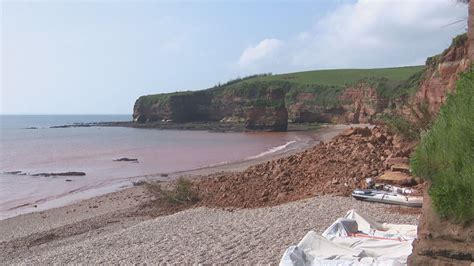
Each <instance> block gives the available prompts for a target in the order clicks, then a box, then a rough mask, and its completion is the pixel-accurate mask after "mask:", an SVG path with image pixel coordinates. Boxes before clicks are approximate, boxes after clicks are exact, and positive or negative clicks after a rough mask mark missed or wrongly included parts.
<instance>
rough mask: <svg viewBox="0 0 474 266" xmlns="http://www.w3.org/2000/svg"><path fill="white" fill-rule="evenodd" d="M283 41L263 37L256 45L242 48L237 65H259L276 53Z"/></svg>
mask: <svg viewBox="0 0 474 266" xmlns="http://www.w3.org/2000/svg"><path fill="white" fill-rule="evenodd" d="M282 46H283V42H282V41H280V40H278V39H264V40H263V41H261V42H260V43H258V44H257V45H256V46H253V47H248V48H247V49H245V50H244V52H243V53H242V55H241V56H240V59H239V66H241V67H248V66H256V65H260V64H262V63H263V62H265V61H266V60H268V59H271V58H272V57H273V56H275V55H277V54H278V51H279V50H280V49H281V48H282Z"/></svg>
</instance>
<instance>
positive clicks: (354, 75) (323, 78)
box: [247, 66, 424, 86]
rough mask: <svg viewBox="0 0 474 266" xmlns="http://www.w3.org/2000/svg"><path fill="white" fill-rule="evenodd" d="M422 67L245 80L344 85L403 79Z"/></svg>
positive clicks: (282, 75) (293, 74) (314, 73)
mask: <svg viewBox="0 0 474 266" xmlns="http://www.w3.org/2000/svg"><path fill="white" fill-rule="evenodd" d="M423 68H424V66H407V67H394V68H377V69H331V70H314V71H305V72H295V73H288V74H281V75H268V76H263V77H256V78H253V79H249V80H247V81H253V80H262V81H267V80H285V81H291V82H296V83H299V84H302V85H320V86H346V85H350V84H354V83H357V82H359V81H360V80H363V79H370V78H386V79H388V80H395V81H404V80H407V79H408V78H410V77H411V76H412V75H414V74H416V73H417V72H420V71H421V70H423Z"/></svg>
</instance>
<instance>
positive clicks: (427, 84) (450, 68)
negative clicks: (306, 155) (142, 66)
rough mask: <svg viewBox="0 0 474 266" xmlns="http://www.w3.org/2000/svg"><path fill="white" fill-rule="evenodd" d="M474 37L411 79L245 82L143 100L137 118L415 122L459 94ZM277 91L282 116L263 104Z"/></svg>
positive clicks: (456, 44)
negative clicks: (397, 118)
mask: <svg viewBox="0 0 474 266" xmlns="http://www.w3.org/2000/svg"><path fill="white" fill-rule="evenodd" d="M471 6H472V4H471ZM470 23H472V19H470ZM473 35H474V33H472V31H470V32H469V34H467V35H461V36H458V37H456V38H455V39H454V40H453V44H452V45H451V46H450V47H449V48H448V49H446V50H445V51H444V52H443V53H442V54H440V55H438V56H435V57H432V58H429V59H428V60H427V64H426V66H425V68H424V69H422V68H418V69H414V70H413V69H411V70H410V72H409V74H406V73H405V76H404V77H405V78H407V79H406V80H403V79H402V78H400V77H398V79H396V78H394V76H397V75H400V72H399V71H401V70H400V69H390V70H389V71H387V70H385V73H389V72H390V71H392V72H391V73H390V74H386V76H384V75H380V74H378V76H377V75H375V74H374V73H370V72H369V71H367V70H358V71H360V72H358V73H361V71H362V73H363V75H361V74H357V75H354V74H353V73H352V74H353V75H354V76H355V77H352V79H350V80H351V81H350V82H352V83H346V84H343V83H342V82H338V81H337V80H338V79H344V77H341V76H337V75H336V74H334V73H335V72H333V74H331V73H329V75H333V76H335V78H334V79H333V80H331V82H328V81H321V82H320V83H318V80H319V79H321V77H322V76H321V74H319V75H320V76H318V79H315V81H314V82H313V83H310V82H308V81H307V80H304V79H303V78H304V75H305V74H301V75H303V76H302V77H303V78H301V79H302V81H301V80H300V81H299V83H298V81H294V80H295V79H297V78H298V77H296V78H295V76H294V75H293V76H289V77H287V76H285V75H282V76H281V77H280V78H279V79H275V78H273V79H269V78H268V79H266V80H265V79H248V80H245V79H244V80H242V81H238V82H232V83H231V84H227V85H223V86H217V87H214V88H211V89H207V90H203V91H195V92H178V93H170V94H157V95H148V96H142V97H140V98H139V99H138V100H137V101H136V103H135V106H134V114H133V118H134V121H136V122H139V123H146V122H154V121H162V120H166V121H169V120H171V121H174V122H195V121H223V122H238V123H244V122H245V121H247V125H248V127H249V128H254V129H258V128H260V127H259V126H254V125H253V123H250V122H248V121H250V120H251V121H260V122H258V123H257V124H262V125H263V124H265V123H264V122H262V121H265V120H268V121H270V120H274V118H272V116H274V115H278V120H283V119H284V117H287V119H288V120H289V121H290V122H294V123H306V122H322V123H372V122H375V121H376V120H377V119H378V117H379V115H380V114H382V113H388V114H390V113H394V114H399V115H404V116H406V117H410V116H412V115H413V110H415V111H416V110H417V108H416V107H417V106H420V105H424V106H427V107H428V109H429V111H430V112H431V113H432V114H436V113H437V112H438V110H439V108H440V106H441V105H442V104H443V103H444V101H445V100H446V96H447V94H448V93H450V92H453V91H454V89H455V82H456V79H457V77H458V74H459V73H461V72H463V71H465V70H466V69H467V68H468V67H469V66H470V63H471V62H472V61H471V60H470V59H469V53H470V51H471V50H472V49H473V48H472V45H470V43H472V41H473V40H474V36H473ZM364 71H365V72H364ZM324 73H325V74H327V73H328V72H324ZM339 73H340V72H337V74H339ZM344 73H345V74H346V75H350V74H351V73H348V72H344ZM288 75H290V74H288ZM364 75H368V76H365V77H364ZM370 75H372V76H370ZM387 77H388V78H387ZM322 78H324V77H322ZM305 82H306V83H305ZM324 82H326V84H325V83H324ZM341 83H342V85H341ZM272 89H281V91H282V93H283V95H280V96H282V97H283V98H284V101H285V106H284V107H280V108H279V109H278V111H276V109H275V110H270V109H269V108H268V107H265V108H262V106H261V105H258V104H259V103H261V102H262V101H271V102H273V103H270V105H273V106H275V105H276V104H278V103H277V102H278V101H280V100H275V99H273V98H272V97H270V96H269V94H268V93H270V91H271V90H272ZM259 116H261V117H259ZM250 118H251V119H250ZM270 124H271V123H270ZM277 124H279V125H281V124H282V123H281V122H278V123H277ZM263 128H266V127H263ZM278 128H284V127H280V126H278ZM267 129H268V128H267ZM278 130H280V129H278Z"/></svg>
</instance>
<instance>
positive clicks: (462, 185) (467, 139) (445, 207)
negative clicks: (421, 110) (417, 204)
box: [411, 69, 474, 222]
mask: <svg viewBox="0 0 474 266" xmlns="http://www.w3.org/2000/svg"><path fill="white" fill-rule="evenodd" d="M473 107H474V72H473V70H472V69H471V70H470V71H468V72H467V73H465V74H462V75H461V76H460V78H459V80H458V82H457V87H456V93H455V94H452V95H449V96H448V98H447V101H446V104H445V105H444V106H442V108H441V110H440V113H439V115H438V117H437V119H436V121H435V122H434V124H433V126H432V128H431V130H430V131H429V132H427V133H426V134H424V135H423V136H422V138H421V142H420V144H419V145H418V147H417V149H416V150H415V152H414V154H413V155H412V160H411V161H412V163H411V165H412V168H413V172H414V174H416V175H418V176H420V177H424V178H427V179H428V180H430V181H431V188H430V190H429V193H430V195H431V198H432V200H433V206H434V208H435V210H436V212H437V213H438V214H439V215H440V216H441V217H445V218H449V219H451V220H452V221H454V222H468V221H472V220H473V219H474V108H473Z"/></svg>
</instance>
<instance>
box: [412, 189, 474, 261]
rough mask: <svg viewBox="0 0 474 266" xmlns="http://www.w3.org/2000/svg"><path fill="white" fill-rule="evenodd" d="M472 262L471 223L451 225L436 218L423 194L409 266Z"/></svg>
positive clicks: (473, 236)
mask: <svg viewBox="0 0 474 266" xmlns="http://www.w3.org/2000/svg"><path fill="white" fill-rule="evenodd" d="M473 261H474V223H472V222H471V223H470V224H454V223H452V222H450V221H449V220H446V219H443V218H441V217H439V216H438V215H437V214H436V213H435V212H434V209H433V205H432V202H431V198H430V196H429V194H428V193H425V195H424V196H423V213H422V215H421V218H420V222H419V224H418V238H417V239H416V240H415V241H414V242H413V253H412V255H411V256H410V257H409V265H472V264H471V263H472V262H473Z"/></svg>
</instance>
